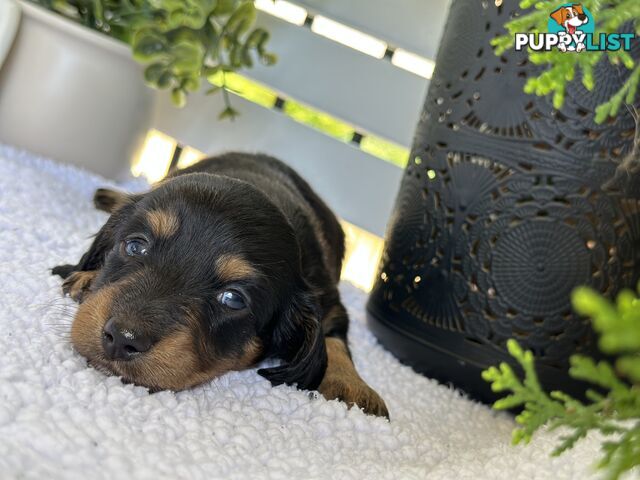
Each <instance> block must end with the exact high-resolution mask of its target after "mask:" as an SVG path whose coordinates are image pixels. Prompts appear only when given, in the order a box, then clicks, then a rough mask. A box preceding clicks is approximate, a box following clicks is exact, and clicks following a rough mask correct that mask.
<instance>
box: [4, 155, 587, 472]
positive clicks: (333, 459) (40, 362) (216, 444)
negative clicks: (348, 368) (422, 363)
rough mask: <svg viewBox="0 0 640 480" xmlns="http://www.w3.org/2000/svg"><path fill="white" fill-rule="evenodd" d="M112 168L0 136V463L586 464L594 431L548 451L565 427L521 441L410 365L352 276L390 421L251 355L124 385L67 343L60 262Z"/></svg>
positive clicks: (541, 468)
mask: <svg viewBox="0 0 640 480" xmlns="http://www.w3.org/2000/svg"><path fill="white" fill-rule="evenodd" d="M105 184H107V182H105V181H104V180H101V179H100V178H97V177H95V176H93V175H90V174H87V173H85V172H82V171H79V170H78V169H76V168H73V167H69V166H63V165H59V164H56V163H53V162H50V161H47V160H43V159H39V158H35V157H33V156H31V155H29V154H26V153H24V152H18V151H15V150H13V149H11V148H9V147H2V146H1V145H0V286H1V288H0V478H3V479H4V478H18V477H19V478H38V479H52V478H105V479H124V478H149V479H159V478H194V479H199V478H202V479H205V478H206V479H214V478H237V479H254V478H287V479H289V478H304V479H315V478H326V479H343V478H344V479H349V478H358V479H360V478H362V479H386V478H388V479H396V478H407V479H412V478H416V479H424V478H429V479H509V480H514V479H533V478H539V479H549V478H554V479H564V478H575V479H584V478H587V477H588V476H589V475H590V474H591V472H593V469H592V467H593V464H594V462H595V460H596V458H597V457H598V456H599V447H598V443H599V441H598V439H597V438H594V437H591V438H588V439H587V440H585V441H583V442H581V443H580V444H579V445H578V447H577V448H576V449H575V450H573V451H571V452H569V453H567V454H565V455H564V456H562V457H559V458H553V459H552V458H550V457H549V452H550V451H551V449H552V448H553V445H554V444H555V440H556V438H557V434H553V435H551V434H544V435H539V436H538V437H536V438H535V439H534V441H533V442H532V444H530V445H529V446H527V447H511V446H510V431H511V429H512V427H513V423H512V420H511V419H510V418H509V417H508V416H507V415H503V414H496V413H494V412H492V411H491V410H490V409H489V408H487V407H485V406H482V405H479V404H476V403H474V402H472V401H469V400H467V399H466V398H464V397H463V396H462V395H461V394H460V393H458V392H456V391H455V390H452V389H450V388H447V387H446V386H442V385H438V384H437V383H436V382H434V381H431V380H428V379H426V378H424V377H422V376H420V375H417V374H415V373H414V372H413V371H412V370H411V369H410V368H408V367H405V366H402V365H400V364H399V363H398V362H397V361H396V360H395V358H394V357H393V356H391V355H390V354H389V353H388V352H386V351H385V350H384V349H383V348H382V347H380V346H379V345H378V344H377V342H376V341H375V339H374V337H373V336H372V334H371V333H370V332H369V331H368V330H367V328H366V325H365V318H364V303H365V299H366V295H365V294H364V293H362V292H361V291H359V290H357V289H355V288H354V287H352V286H351V285H346V284H345V285H343V286H342V292H343V295H344V301H345V304H346V305H347V306H348V307H349V311H350V314H351V319H352V327H351V335H350V341H351V345H352V348H353V353H354V358H355V362H356V364H357V367H358V369H359V371H360V372H361V374H362V376H363V377H364V378H365V379H366V380H367V381H368V382H369V383H370V384H371V385H372V386H373V387H374V388H375V389H376V390H377V391H378V392H379V393H380V394H381V395H382V396H383V397H384V399H385V400H386V402H387V405H388V407H389V411H390V413H391V417H392V421H391V422H390V423H389V422H387V421H386V420H383V419H380V418H374V417H368V416H365V415H364V414H363V413H362V412H360V411H358V410H347V408H346V407H345V405H344V404H342V403H339V402H336V401H331V402H327V401H325V400H324V399H322V398H319V399H311V398H310V397H309V395H308V393H306V392H300V391H296V390H295V389H293V388H289V387H286V386H281V387H278V388H272V387H271V386H270V384H269V383H268V382H267V381H266V380H264V379H263V378H262V377H260V376H259V375H258V374H257V373H256V372H255V370H251V371H245V372H238V373H231V374H228V375H225V376H224V377H222V378H219V379H217V380H215V381H213V382H211V383H209V384H206V385H203V386H201V387H198V388H195V389H193V390H190V391H185V392H180V393H173V392H161V393H156V394H153V395H150V394H149V393H148V392H147V390H145V389H144V388H140V387H134V386H132V385H123V384H122V383H121V382H120V381H119V379H118V378H114V377H107V376H105V375H103V374H102V373H99V372H97V371H95V370H93V369H92V368H88V367H87V365H86V363H85V361H84V360H83V359H82V358H81V357H80V356H79V355H77V354H76V353H74V352H73V350H72V349H71V345H70V344H69V341H68V330H69V326H70V322H71V318H72V316H73V313H74V311H75V305H74V304H73V303H72V302H71V301H70V300H69V299H63V298H61V294H60V280H59V279H58V278H54V277H52V276H51V275H50V274H49V269H50V268H51V267H53V266H54V265H56V264H59V263H67V262H71V261H74V260H76V259H78V258H79V256H80V255H81V254H82V252H83V251H84V250H85V249H86V247H87V246H88V244H89V242H90V236H91V235H92V234H93V233H95V232H96V231H97V230H98V228H99V227H100V226H101V224H102V223H103V222H104V220H105V218H106V215H105V214H104V213H101V212H97V211H95V210H94V209H93V207H92V204H91V196H92V193H93V190H94V189H95V188H96V187H98V186H104V185H105Z"/></svg>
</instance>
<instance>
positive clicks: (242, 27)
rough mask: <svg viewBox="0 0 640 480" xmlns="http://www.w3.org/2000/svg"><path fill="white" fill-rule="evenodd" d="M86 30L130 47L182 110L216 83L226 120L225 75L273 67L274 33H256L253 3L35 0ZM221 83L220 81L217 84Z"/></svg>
mask: <svg viewBox="0 0 640 480" xmlns="http://www.w3.org/2000/svg"><path fill="white" fill-rule="evenodd" d="M32 1H34V3H37V4H39V5H41V6H44V7H45V8H47V9H49V10H52V11H54V12H57V13H59V14H61V15H63V16H65V17H67V18H70V19H72V20H75V21H77V22H79V23H81V24H83V25H84V26H86V27H89V28H91V29H94V30H97V31H99V32H102V33H105V34H107V35H109V36H111V37H113V38H116V39H118V40H121V41H123V42H126V43H128V44H129V45H130V46H131V48H132V52H133V57H134V58H135V59H136V60H137V61H138V62H140V63H142V64H143V65H145V70H144V79H145V81H146V82H147V84H148V85H150V86H151V87H153V88H157V89H161V90H170V91H171V98H172V100H173V103H174V104H175V105H176V106H179V107H181V106H183V105H184V104H185V103H186V100H187V95H188V94H189V93H190V92H195V91H197V90H199V89H200V87H201V84H202V80H205V81H206V82H208V83H210V84H211V88H210V89H209V90H208V92H207V93H215V92H218V91H221V92H222V94H223V95H224V100H225V108H224V110H223V111H222V112H221V113H220V118H233V117H235V116H236V115H237V112H236V110H234V109H233V107H232V106H231V104H230V101H229V95H228V92H227V85H226V82H225V76H226V74H227V73H230V72H236V71H238V70H240V69H242V68H250V67H252V66H253V64H254V61H256V60H257V61H260V62H262V63H263V64H266V65H272V64H273V63H275V61H276V57H275V55H274V54H272V53H270V52H268V51H267V49H266V44H267V41H268V39H269V33H268V32H267V31H266V30H264V29H262V28H255V27H254V23H255V19H256V10H255V7H254V4H253V1H252V0H32ZM214 79H215V81H214Z"/></svg>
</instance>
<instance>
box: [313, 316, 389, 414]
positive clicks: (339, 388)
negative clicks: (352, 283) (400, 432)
mask: <svg viewBox="0 0 640 480" xmlns="http://www.w3.org/2000/svg"><path fill="white" fill-rule="evenodd" d="M348 321H349V319H348V317H347V312H346V311H345V309H344V307H343V306H342V305H341V304H337V305H335V306H334V307H333V308H332V309H331V310H330V311H329V314H328V315H326V316H325V319H324V320H323V322H322V326H323V329H324V331H325V335H330V336H326V337H325V345H326V348H327V357H328V362H327V370H326V372H325V374H324V378H323V379H322V382H321V383H320V386H319V387H318V391H319V392H320V393H321V394H322V395H323V396H324V397H325V398H326V399H327V400H333V399H338V400H341V401H343V402H345V403H346V404H347V405H349V406H350V407H351V406H353V405H357V406H358V407H360V408H362V409H363V410H364V411H365V413H368V414H370V415H377V416H380V417H387V418H389V411H388V410H387V406H386V405H385V403H384V400H382V398H381V397H380V395H378V394H377V393H376V392H375V390H373V389H372V388H371V387H370V386H369V385H367V384H366V383H365V381H364V380H362V378H360V375H358V372H357V371H356V367H355V366H354V365H353V360H352V359H351V354H350V353H349V347H348V346H347V340H346V337H347V327H348Z"/></svg>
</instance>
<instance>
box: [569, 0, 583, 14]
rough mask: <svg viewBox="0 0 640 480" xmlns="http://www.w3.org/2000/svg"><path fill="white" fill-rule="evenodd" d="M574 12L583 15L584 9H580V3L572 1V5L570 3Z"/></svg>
mask: <svg viewBox="0 0 640 480" xmlns="http://www.w3.org/2000/svg"><path fill="white" fill-rule="evenodd" d="M571 6H572V7H573V8H574V9H575V11H576V12H578V13H579V14H580V15H584V10H583V9H582V4H580V3H574V4H573V5H571Z"/></svg>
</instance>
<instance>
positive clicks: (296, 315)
mask: <svg viewBox="0 0 640 480" xmlns="http://www.w3.org/2000/svg"><path fill="white" fill-rule="evenodd" d="M271 352H272V356H274V357H279V358H282V359H283V360H284V363H283V364H282V365H280V366H277V367H272V368H262V369H260V370H258V373H259V374H260V375H262V376H263V377H265V378H266V379H267V380H269V381H270V382H271V383H272V384H273V385H280V384H282V383H286V384H287V385H293V384H297V386H298V388H300V389H305V390H315V389H316V388H317V387H318V385H320V382H321V381H322V378H323V377H324V372H325V370H326V368H327V349H326V347H325V343H324V334H323V332H322V325H321V320H320V315H319V312H318V307H317V305H316V301H315V298H314V295H313V294H312V293H311V292H310V291H309V289H304V290H303V291H301V292H300V293H297V294H295V295H294V297H293V299H292V300H291V302H290V304H289V305H288V307H287V308H286V309H285V311H284V313H283V314H282V315H281V318H280V319H279V321H278V323H277V324H276V326H275V329H274V332H273V337H272V344H271Z"/></svg>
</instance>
